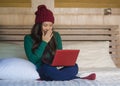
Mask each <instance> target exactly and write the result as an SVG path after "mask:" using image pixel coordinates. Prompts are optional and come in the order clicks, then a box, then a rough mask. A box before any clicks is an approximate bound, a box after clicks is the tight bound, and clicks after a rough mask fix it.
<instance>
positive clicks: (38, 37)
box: [31, 23, 56, 56]
mask: <svg viewBox="0 0 120 86" xmlns="http://www.w3.org/2000/svg"><path fill="white" fill-rule="evenodd" d="M31 37H32V39H33V47H32V52H33V53H34V52H35V50H36V49H37V48H38V46H39V44H40V43H41V42H42V23H36V24H34V26H33V28H32V30H31ZM55 51H56V40H55V37H54V31H53V37H52V38H51V40H50V41H49V42H48V44H47V46H46V48H45V51H44V53H43V56H44V55H45V54H46V52H49V53H50V55H54V54H55Z"/></svg>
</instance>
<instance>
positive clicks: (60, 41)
mask: <svg viewBox="0 0 120 86" xmlns="http://www.w3.org/2000/svg"><path fill="white" fill-rule="evenodd" d="M55 38H56V42H57V49H60V50H61V49H62V39H61V36H60V34H59V33H58V32H56V33H55Z"/></svg>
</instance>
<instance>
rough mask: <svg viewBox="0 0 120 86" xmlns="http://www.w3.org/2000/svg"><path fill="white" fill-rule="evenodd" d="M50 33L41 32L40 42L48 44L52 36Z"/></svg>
mask: <svg viewBox="0 0 120 86" xmlns="http://www.w3.org/2000/svg"><path fill="white" fill-rule="evenodd" d="M52 32H53V31H52V30H48V31H43V32H42V33H43V35H42V40H43V41H45V42H47V43H48V42H49V41H50V40H51V38H52V36H53V33H52Z"/></svg>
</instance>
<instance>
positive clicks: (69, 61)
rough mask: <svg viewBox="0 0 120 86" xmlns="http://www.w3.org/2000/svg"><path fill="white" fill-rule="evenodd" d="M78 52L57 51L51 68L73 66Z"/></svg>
mask: <svg viewBox="0 0 120 86" xmlns="http://www.w3.org/2000/svg"><path fill="white" fill-rule="evenodd" d="M79 51H80V50H57V51H56V54H55V57H54V59H53V62H52V64H51V65H52V66H73V65H75V63H76V60H77V57H78V54H79Z"/></svg>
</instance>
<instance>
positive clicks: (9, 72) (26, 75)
mask: <svg viewBox="0 0 120 86" xmlns="http://www.w3.org/2000/svg"><path fill="white" fill-rule="evenodd" d="M38 78H40V77H39V74H38V72H37V71H36V67H35V65H34V64H32V63H31V62H29V61H28V60H25V59H21V58H2V59H0V79H15V80H18V79H20V80H26V79H27V80H35V79H38Z"/></svg>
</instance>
